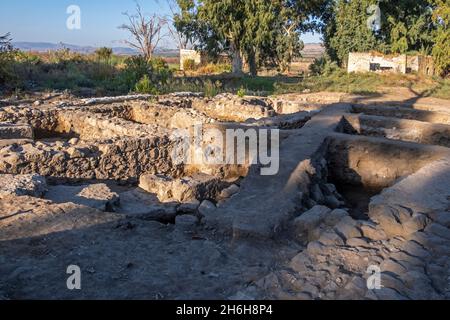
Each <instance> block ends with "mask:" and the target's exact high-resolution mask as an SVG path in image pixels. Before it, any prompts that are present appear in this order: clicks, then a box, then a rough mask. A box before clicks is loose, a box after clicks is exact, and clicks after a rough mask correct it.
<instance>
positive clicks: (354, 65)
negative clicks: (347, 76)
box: [348, 52, 407, 73]
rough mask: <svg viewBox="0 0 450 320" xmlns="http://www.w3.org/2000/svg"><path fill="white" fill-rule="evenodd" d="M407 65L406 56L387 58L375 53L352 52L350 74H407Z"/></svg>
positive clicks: (350, 55)
mask: <svg viewBox="0 0 450 320" xmlns="http://www.w3.org/2000/svg"><path fill="white" fill-rule="evenodd" d="M406 63H407V58H406V55H398V56H385V55H382V54H378V53H374V52H351V53H350V54H349V57H348V72H349V73H351V72H369V71H382V72H386V71H388V72H396V73H406Z"/></svg>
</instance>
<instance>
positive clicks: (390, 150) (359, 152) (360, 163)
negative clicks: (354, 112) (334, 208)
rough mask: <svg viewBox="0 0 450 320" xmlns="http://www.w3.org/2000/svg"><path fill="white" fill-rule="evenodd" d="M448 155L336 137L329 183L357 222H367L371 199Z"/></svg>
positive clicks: (408, 145) (332, 144)
mask: <svg viewBox="0 0 450 320" xmlns="http://www.w3.org/2000/svg"><path fill="white" fill-rule="evenodd" d="M447 154H448V149H446V148H440V147H435V146H425V145H421V144H415V143H407V142H401V141H390V140H385V139H380V138H373V137H364V136H355V135H348V134H334V135H332V136H331V137H330V138H329V146H328V152H327V163H328V170H327V171H328V183H332V184H334V185H335V187H336V189H337V192H338V194H339V195H341V196H342V197H343V201H344V203H345V206H346V207H348V208H349V209H350V210H349V211H350V214H351V216H352V217H353V218H355V219H362V220H365V219H368V215H367V214H368V212H369V203H370V201H371V199H372V198H373V197H374V196H376V195H378V194H380V193H381V192H382V191H383V190H384V189H386V188H389V187H391V186H393V185H394V184H396V183H397V182H399V181H401V180H402V179H404V178H406V177H408V176H410V175H411V174H413V173H415V172H417V171H418V170H420V169H421V168H422V167H424V166H426V165H428V164H430V163H433V162H434V161H437V160H439V159H441V158H443V157H445V156H446V155H447Z"/></svg>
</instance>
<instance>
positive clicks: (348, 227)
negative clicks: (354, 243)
mask: <svg viewBox="0 0 450 320" xmlns="http://www.w3.org/2000/svg"><path fill="white" fill-rule="evenodd" d="M334 229H335V230H336V232H337V233H338V234H339V235H341V236H342V237H343V238H344V239H351V238H358V237H361V236H362V234H361V230H360V229H359V227H358V223H357V222H356V221H355V220H353V219H352V218H351V217H349V216H347V217H344V218H343V219H342V220H341V222H339V223H338V224H337V225H336V226H335V228H334Z"/></svg>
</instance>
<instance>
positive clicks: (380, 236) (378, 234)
mask: <svg viewBox="0 0 450 320" xmlns="http://www.w3.org/2000/svg"><path fill="white" fill-rule="evenodd" d="M361 231H362V233H363V235H364V237H366V238H367V239H370V240H373V241H381V240H387V238H388V237H387V235H386V233H385V232H384V231H383V230H382V229H381V228H378V227H377V225H375V224H374V223H368V222H363V223H362V224H361Z"/></svg>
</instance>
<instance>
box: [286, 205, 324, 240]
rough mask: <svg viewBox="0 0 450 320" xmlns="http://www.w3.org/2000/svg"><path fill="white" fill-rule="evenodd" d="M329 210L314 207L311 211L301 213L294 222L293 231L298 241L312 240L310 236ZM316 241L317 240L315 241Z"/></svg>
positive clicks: (322, 207)
mask: <svg viewBox="0 0 450 320" xmlns="http://www.w3.org/2000/svg"><path fill="white" fill-rule="evenodd" d="M330 212H331V209H329V208H327V207H324V206H315V207H314V208H312V209H311V210H309V211H307V212H305V213H303V214H302V215H301V216H300V217H298V218H296V219H295V220H294V230H295V233H296V235H297V236H298V237H299V238H300V239H305V240H310V241H311V240H313V239H311V238H310V237H311V235H312V233H313V231H314V229H316V228H317V227H319V225H320V224H321V223H322V222H323V220H324V219H325V218H326V216H327V214H329V213H330ZM316 240H317V239H316Z"/></svg>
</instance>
